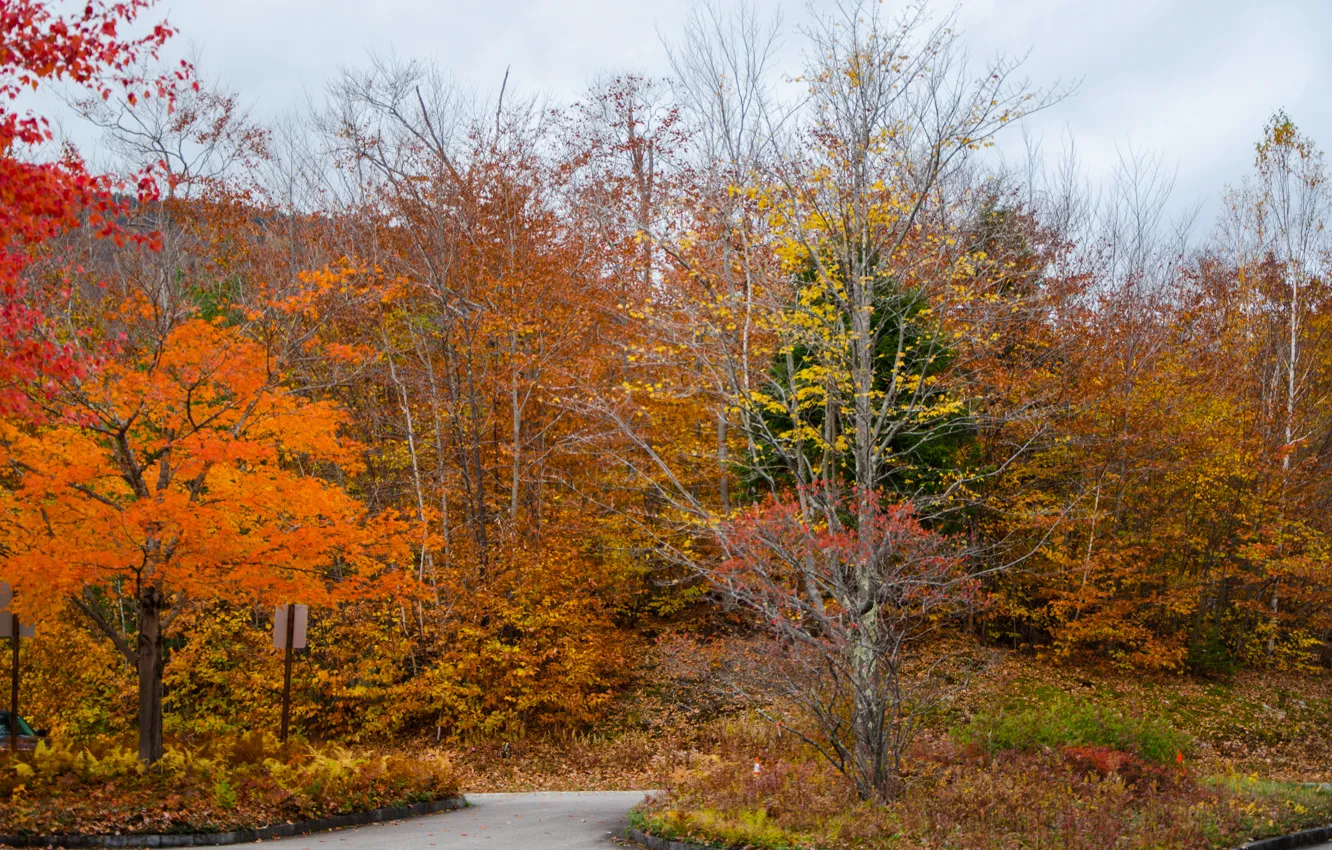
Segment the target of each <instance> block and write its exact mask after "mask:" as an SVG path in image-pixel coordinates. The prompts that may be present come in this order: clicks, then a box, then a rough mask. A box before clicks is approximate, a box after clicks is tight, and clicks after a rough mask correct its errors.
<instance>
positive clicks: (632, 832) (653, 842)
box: [625, 826, 714, 850]
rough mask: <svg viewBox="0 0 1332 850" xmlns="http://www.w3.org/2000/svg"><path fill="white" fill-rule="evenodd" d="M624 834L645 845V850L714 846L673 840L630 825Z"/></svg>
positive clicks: (705, 849) (709, 849)
mask: <svg viewBox="0 0 1332 850" xmlns="http://www.w3.org/2000/svg"><path fill="white" fill-rule="evenodd" d="M625 836H626V837H627V838H628V839H629V840H630V841H632V842H634V843H635V844H638V845H640V846H642V847H646V848H647V850H714V848H712V847H710V846H708V845H707V844H694V843H693V842H691V841H673V840H671V839H669V838H661V837H659V836H656V835H648V834H647V833H646V832H643V831H642V830H638V829H634V828H633V827H632V826H631V827H629V829H627V830H625Z"/></svg>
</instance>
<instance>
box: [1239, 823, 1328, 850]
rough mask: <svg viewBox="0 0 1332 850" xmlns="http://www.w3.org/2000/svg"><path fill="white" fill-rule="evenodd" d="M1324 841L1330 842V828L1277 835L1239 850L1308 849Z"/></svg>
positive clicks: (1259, 840)
mask: <svg viewBox="0 0 1332 850" xmlns="http://www.w3.org/2000/svg"><path fill="white" fill-rule="evenodd" d="M1324 841H1332V826H1320V827H1318V828H1317V829H1306V830H1304V831H1303V832H1292V833H1291V834H1290V835H1278V836H1277V837H1275V838H1260V839H1258V840H1257V841H1250V842H1249V843H1248V844H1245V845H1243V846H1241V847H1240V848H1239V850H1295V848H1297V847H1308V846H1309V845H1311V844H1321V843H1323V842H1324Z"/></svg>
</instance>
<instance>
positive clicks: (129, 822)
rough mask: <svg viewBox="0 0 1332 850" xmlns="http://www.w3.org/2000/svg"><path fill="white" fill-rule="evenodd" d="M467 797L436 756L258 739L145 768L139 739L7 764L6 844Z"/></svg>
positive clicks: (185, 749) (59, 748)
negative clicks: (11, 838)
mask: <svg viewBox="0 0 1332 850" xmlns="http://www.w3.org/2000/svg"><path fill="white" fill-rule="evenodd" d="M458 793H459V788H458V782H457V777H456V774H455V773H454V771H453V768H452V767H451V765H450V763H449V761H448V759H447V758H446V757H444V756H442V755H438V754H431V753H424V754H422V753H420V752H416V753H413V754H410V755H409V754H407V753H393V754H385V753H384V752H382V751H365V750H359V749H348V748H344V747H340V746H310V745H306V744H301V743H286V744H280V743H279V742H278V741H277V740H276V739H275V738H274V737H273V736H271V735H262V734H252V735H246V736H235V737H223V736H219V737H213V738H203V739H196V740H192V741H188V742H187V741H179V742H169V743H168V744H167V746H166V748H165V751H164V753H163V756H162V758H161V759H159V760H158V761H157V762H155V763H154V764H153V765H151V766H145V765H144V764H143V763H142V762H141V761H140V760H139V757H138V753H137V751H136V750H135V748H134V747H133V741H132V740H129V741H127V740H125V739H123V738H122V739H120V740H116V739H103V740H95V741H87V742H81V743H74V742H59V743H55V744H54V745H47V744H42V745H40V746H39V747H38V748H37V750H36V751H35V752H31V753H20V754H19V755H18V756H17V757H14V756H9V755H5V756H3V757H0V800H3V801H4V803H3V805H0V835H67V834H93V835H110V834H134V833H147V834H166V833H195V832H200V833H210V832H229V831H231V830H234V829H237V828H256V827H263V826H270V825H273V824H279V823H289V822H292V821H300V820H311V819H316V818H322V817H327V816H330V815H337V814H346V813H349V812H359V811H368V810H370V809H377V808H384V807H391V806H405V805H410V804H412V803H420V802H429V801H434V800H442V799H445V798H447V797H453V796H456V795H457V794H458Z"/></svg>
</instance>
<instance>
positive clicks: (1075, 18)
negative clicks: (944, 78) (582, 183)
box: [158, 0, 1332, 216]
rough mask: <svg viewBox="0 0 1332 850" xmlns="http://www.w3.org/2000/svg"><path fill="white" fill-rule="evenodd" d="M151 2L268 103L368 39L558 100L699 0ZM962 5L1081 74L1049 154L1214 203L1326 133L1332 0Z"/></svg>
mask: <svg viewBox="0 0 1332 850" xmlns="http://www.w3.org/2000/svg"><path fill="white" fill-rule="evenodd" d="M720 2H721V4H722V5H723V6H725V4H726V2H727V0H720ZM821 2H824V0H815V4H814V6H815V8H818V6H819V4H820V3H821ZM826 2H829V3H830V2H831V0H826ZM887 2H888V6H889V8H891V7H892V6H893V5H895V2H896V0H887ZM755 5H756V6H757V7H758V8H759V9H760V10H763V11H766V12H779V13H780V14H781V15H782V16H783V19H784V21H785V24H786V26H785V29H786V33H787V35H786V37H785V43H786V53H785V55H786V56H787V57H789V58H788V60H787V61H789V62H790V63H792V70H796V68H795V67H794V65H795V63H796V62H797V61H798V58H799V49H800V37H799V35H798V33H797V32H796V28H797V27H798V26H799V25H800V23H801V22H802V21H803V20H805V18H806V15H807V12H806V9H807V4H806V3H805V2H804V0H757V2H756V4H755ZM158 8H159V9H162V10H165V11H166V13H167V15H168V17H169V19H170V21H171V22H172V23H173V24H175V25H176V26H177V27H178V28H179V29H180V30H181V38H180V39H179V40H178V42H177V44H178V45H179V46H180V48H181V49H184V48H185V47H186V46H187V45H188V46H192V47H193V48H194V49H197V50H198V51H200V53H201V60H202V61H201V69H200V70H201V71H202V72H203V76H205V77H214V76H216V77H219V78H220V79H221V80H222V81H224V82H225V83H227V84H229V85H231V86H234V87H236V88H237V89H239V90H240V91H241V92H242V93H243V95H244V96H245V97H246V98H247V99H249V100H250V101H251V102H252V104H253V105H254V107H255V110H256V112H257V113H258V114H259V115H263V116H267V115H275V114H278V113H281V112H283V111H285V110H291V109H296V108H299V107H301V106H302V105H303V104H304V103H305V101H306V99H307V97H310V96H314V97H318V96H320V95H321V94H322V91H323V89H324V86H325V85H326V84H327V82H328V81H329V80H330V79H332V78H333V77H334V76H336V74H337V73H338V70H339V68H342V67H350V66H356V65H359V64H363V63H365V61H366V57H367V55H368V53H369V52H371V51H374V52H377V53H388V52H394V53H396V54H398V55H399V56H403V57H409V58H422V59H429V60H433V61H435V62H437V63H438V64H440V65H441V66H443V67H445V68H447V69H449V70H450V71H452V72H453V73H454V74H455V75H456V76H457V77H459V78H460V79H461V80H462V81H464V82H467V83H471V84H474V85H476V86H478V87H481V88H482V89H490V90H492V91H493V90H495V89H497V88H498V86H499V82H500V80H501V79H502V78H503V75H504V72H505V68H506V67H511V69H512V71H511V76H510V86H511V87H517V88H518V89H520V90H523V91H525V92H528V93H532V92H537V91H540V92H545V93H548V94H550V95H551V96H553V97H554V98H556V99H560V100H563V99H573V98H575V97H577V96H578V94H579V93H580V92H581V91H582V89H583V87H584V86H585V84H586V83H587V81H588V80H589V79H591V78H592V77H593V76H595V75H596V74H597V73H599V72H603V71H639V72H643V73H647V74H665V73H666V71H667V64H666V53H665V49H664V48H663V46H662V39H663V38H664V39H667V40H670V39H673V38H675V37H676V36H677V35H678V34H679V32H680V30H681V27H682V23H683V21H684V20H685V19H686V17H687V16H688V14H689V11H690V8H691V0H489V1H488V2H483V0H371V2H367V0H164V3H163V5H162V6H160V7H158ZM935 8H936V9H937V10H938V11H939V12H940V13H946V12H948V11H949V10H951V9H952V8H954V6H953V4H952V3H949V2H938V3H936V4H935ZM956 8H957V11H958V18H959V24H960V28H961V30H962V31H963V34H964V37H965V39H966V41H967V43H968V45H969V46H970V49H971V52H972V54H973V55H974V56H975V57H976V58H977V59H983V58H988V57H990V56H993V55H994V54H996V53H1000V52H1002V53H1006V54H1009V55H1014V54H1017V55H1021V54H1027V53H1029V57H1028V59H1027V63H1026V66H1025V67H1026V70H1027V73H1028V75H1029V76H1030V78H1031V79H1032V81H1033V82H1034V83H1036V84H1038V85H1048V84H1052V83H1054V82H1056V81H1059V80H1063V81H1065V82H1069V81H1081V85H1080V88H1079V90H1078V93H1077V95H1076V96H1075V97H1073V98H1071V99H1069V100H1067V101H1065V102H1063V103H1061V104H1059V105H1058V106H1057V107H1055V108H1054V109H1052V110H1050V111H1048V112H1046V113H1043V114H1042V115H1040V116H1039V117H1037V118H1034V119H1032V120H1031V131H1032V133H1033V134H1034V136H1035V137H1036V138H1038V139H1040V140H1041V142H1042V147H1043V149H1044V150H1046V151H1051V152H1057V151H1058V150H1059V149H1060V148H1061V147H1062V145H1063V144H1064V140H1065V139H1067V138H1072V139H1075V140H1076V144H1077V148H1078V151H1079V155H1080V158H1081V159H1082V161H1083V163H1084V165H1085V166H1086V168H1087V170H1088V172H1089V173H1090V174H1091V175H1092V176H1094V177H1095V176H1101V175H1104V174H1105V173H1106V171H1107V170H1108V169H1110V168H1112V167H1113V165H1114V163H1115V162H1116V159H1117V158H1118V157H1119V156H1120V155H1121V153H1122V152H1126V151H1127V150H1129V149H1130V148H1131V149H1132V150H1135V151H1140V152H1153V153H1159V154H1160V156H1161V157H1162V159H1163V162H1164V163H1165V165H1166V166H1167V167H1168V168H1169V169H1170V170H1173V171H1176V172H1177V175H1178V181H1177V188H1176V202H1177V204H1179V205H1188V204H1192V203H1194V202H1197V203H1201V204H1202V205H1203V210H1204V215H1205V216H1210V215H1211V213H1212V212H1213V211H1214V210H1215V205H1216V198H1217V196H1218V195H1219V193H1220V189H1221V187H1222V186H1223V185H1225V184H1226V183H1233V182H1237V181H1238V180H1239V179H1240V178H1241V177H1242V176H1243V175H1245V174H1246V173H1247V172H1248V170H1249V169H1250V167H1251V165H1252V160H1253V145H1254V142H1256V141H1257V139H1258V136H1259V134H1260V133H1261V130H1262V126H1263V124H1264V122H1265V121H1266V120H1267V118H1268V117H1269V116H1270V115H1271V114H1272V112H1273V111H1274V110H1275V109H1277V108H1285V109H1286V110H1287V111H1288V112H1289V113H1290V115H1291V116H1292V117H1293V118H1294V120H1295V122H1296V123H1297V124H1298V125H1299V126H1300V127H1301V128H1302V129H1303V130H1305V131H1306V132H1307V133H1308V134H1309V135H1311V136H1312V137H1313V138H1314V139H1315V140H1317V141H1318V142H1319V144H1320V145H1321V146H1323V147H1324V148H1326V147H1328V146H1332V59H1330V58H1329V57H1332V50H1329V49H1328V44H1329V38H1330V37H1332V0H961V2H960V3H958V4H957V5H956Z"/></svg>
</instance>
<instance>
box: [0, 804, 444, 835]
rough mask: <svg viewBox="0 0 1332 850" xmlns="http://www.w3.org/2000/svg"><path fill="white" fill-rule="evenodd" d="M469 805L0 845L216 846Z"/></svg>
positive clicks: (421, 806) (401, 808) (415, 806)
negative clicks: (247, 826)
mask: <svg viewBox="0 0 1332 850" xmlns="http://www.w3.org/2000/svg"><path fill="white" fill-rule="evenodd" d="M465 806H467V798H466V797H462V796H458V797H446V798H444V799H443V800H432V801H430V802H428V803H414V804H412V805H410V806H392V807H390V808H384V809H372V810H371V811H368V812H351V813H349V814H345V815H333V816H331V817H326V818H317V819H315V820H304V821H297V822H295V823H279V824H274V825H273V826H264V827H260V828H258V829H236V830H232V831H231V832H195V833H181V834H178V835H170V834H168V835H0V846H7V847H216V846H218V845H222V844H244V843H247V842H250V841H264V840H266V839H270V838H287V837H288V836H292V835H304V834H306V833H310V832H323V831H324V830H326V829H339V828H341V827H346V826H362V825H364V824H368V823H381V822H383V821H386V820H403V819H404V818H414V817H420V816H422V815H433V814H435V813H436V812H449V811H453V810H454V809H461V808H464V807H465Z"/></svg>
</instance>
